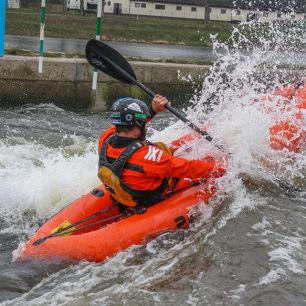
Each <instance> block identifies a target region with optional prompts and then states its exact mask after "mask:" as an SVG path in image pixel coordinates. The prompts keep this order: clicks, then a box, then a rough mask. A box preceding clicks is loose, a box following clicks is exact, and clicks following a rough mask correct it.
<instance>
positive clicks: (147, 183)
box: [98, 95, 225, 207]
mask: <svg viewBox="0 0 306 306" xmlns="http://www.w3.org/2000/svg"><path fill="white" fill-rule="evenodd" d="M168 103H169V101H168V100H167V99H166V98H165V97H163V96H161V95H155V96H154V98H153V100H152V103H151V106H150V107H148V106H147V105H146V104H145V103H144V102H143V101H140V100H138V99H134V98H130V97H125V98H121V99H119V100H117V101H115V102H114V104H113V105H112V107H111V111H112V113H111V119H112V123H113V125H112V127H110V128H109V129H107V130H106V131H105V132H104V133H103V134H102V135H101V136H100V139H99V145H98V150H99V171H98V176H99V178H100V179H101V181H102V183H103V184H104V185H105V186H106V187H107V188H108V189H109V191H110V193H111V195H112V197H113V198H114V199H115V200H116V201H117V202H119V203H121V204H123V205H125V206H129V207H146V206H149V205H152V204H154V203H157V202H158V201H160V200H162V199H163V195H165V194H166V193H167V192H168V191H170V190H171V188H173V186H174V184H175V182H177V181H178V180H179V179H182V178H190V179H198V178H204V179H206V178H210V177H220V176H222V175H223V174H224V171H225V170H224V167H223V164H222V163H221V162H218V161H216V160H214V159H213V158H207V159H203V160H187V159H184V158H180V157H175V156H173V155H172V154H171V151H170V150H169V149H168V148H167V147H166V145H160V144H159V145H157V144H153V143H151V142H149V141H147V140H146V131H147V128H146V125H147V123H149V122H150V121H151V119H152V118H153V117H154V116H155V114H156V113H159V112H162V111H164V110H165V105H167V104H168Z"/></svg>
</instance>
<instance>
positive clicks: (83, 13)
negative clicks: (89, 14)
mask: <svg viewBox="0 0 306 306" xmlns="http://www.w3.org/2000/svg"><path fill="white" fill-rule="evenodd" d="M80 13H81V16H85V10H84V0H80Z"/></svg>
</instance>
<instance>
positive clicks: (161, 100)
mask: <svg viewBox="0 0 306 306" xmlns="http://www.w3.org/2000/svg"><path fill="white" fill-rule="evenodd" d="M168 103H170V101H168V99H167V98H165V97H163V96H161V95H155V96H154V98H153V100H152V109H153V110H154V112H155V113H160V112H163V111H164V110H165V109H166V108H165V106H166V105H167V104H168Z"/></svg>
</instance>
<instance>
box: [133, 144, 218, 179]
mask: <svg viewBox="0 0 306 306" xmlns="http://www.w3.org/2000/svg"><path fill="white" fill-rule="evenodd" d="M150 147H151V148H150ZM137 155H138V158H141V157H142V159H143V160H142V162H141V161H140V160H139V162H141V164H142V165H143V168H144V172H145V174H146V175H147V176H151V177H156V178H160V179H164V178H166V177H176V178H184V177H189V178H192V179H195V178H208V177H219V176H222V175H223V174H224V167H223V165H222V164H221V163H219V162H216V161H215V160H214V159H213V158H208V159H207V160H187V159H184V158H180V157H175V156H171V155H169V154H167V153H165V152H163V151H162V150H161V149H160V148H158V147H156V146H153V145H151V146H146V147H143V148H142V149H140V150H139V151H138V154H137Z"/></svg>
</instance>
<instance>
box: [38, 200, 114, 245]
mask: <svg viewBox="0 0 306 306" xmlns="http://www.w3.org/2000/svg"><path fill="white" fill-rule="evenodd" d="M116 206H117V203H114V204H113V205H111V206H109V207H107V208H105V209H102V210H99V211H97V212H96V213H94V214H93V215H90V216H88V217H86V218H83V219H81V220H79V221H77V222H75V223H72V224H70V225H68V226H66V227H60V228H59V229H58V230H57V231H56V232H54V233H52V234H50V235H47V236H45V237H42V238H40V239H37V240H35V241H34V242H33V243H32V244H33V245H34V246H37V245H40V244H41V243H43V242H44V241H46V240H47V239H49V238H52V237H58V236H62V235H66V234H68V233H72V232H74V231H79V230H80V229H81V228H82V227H80V228H78V229H72V230H71V231H67V230H69V229H71V228H73V227H75V226H77V225H79V224H81V223H84V222H86V221H88V220H91V219H93V218H95V217H97V216H99V215H101V214H105V213H107V212H108V211H110V210H112V209H113V208H115V207H116ZM105 221H108V220H107V219H103V220H101V221H100V223H102V222H105ZM92 224H94V223H92ZM92 224H88V226H91V225H92ZM85 226H87V225H85Z"/></svg>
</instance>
